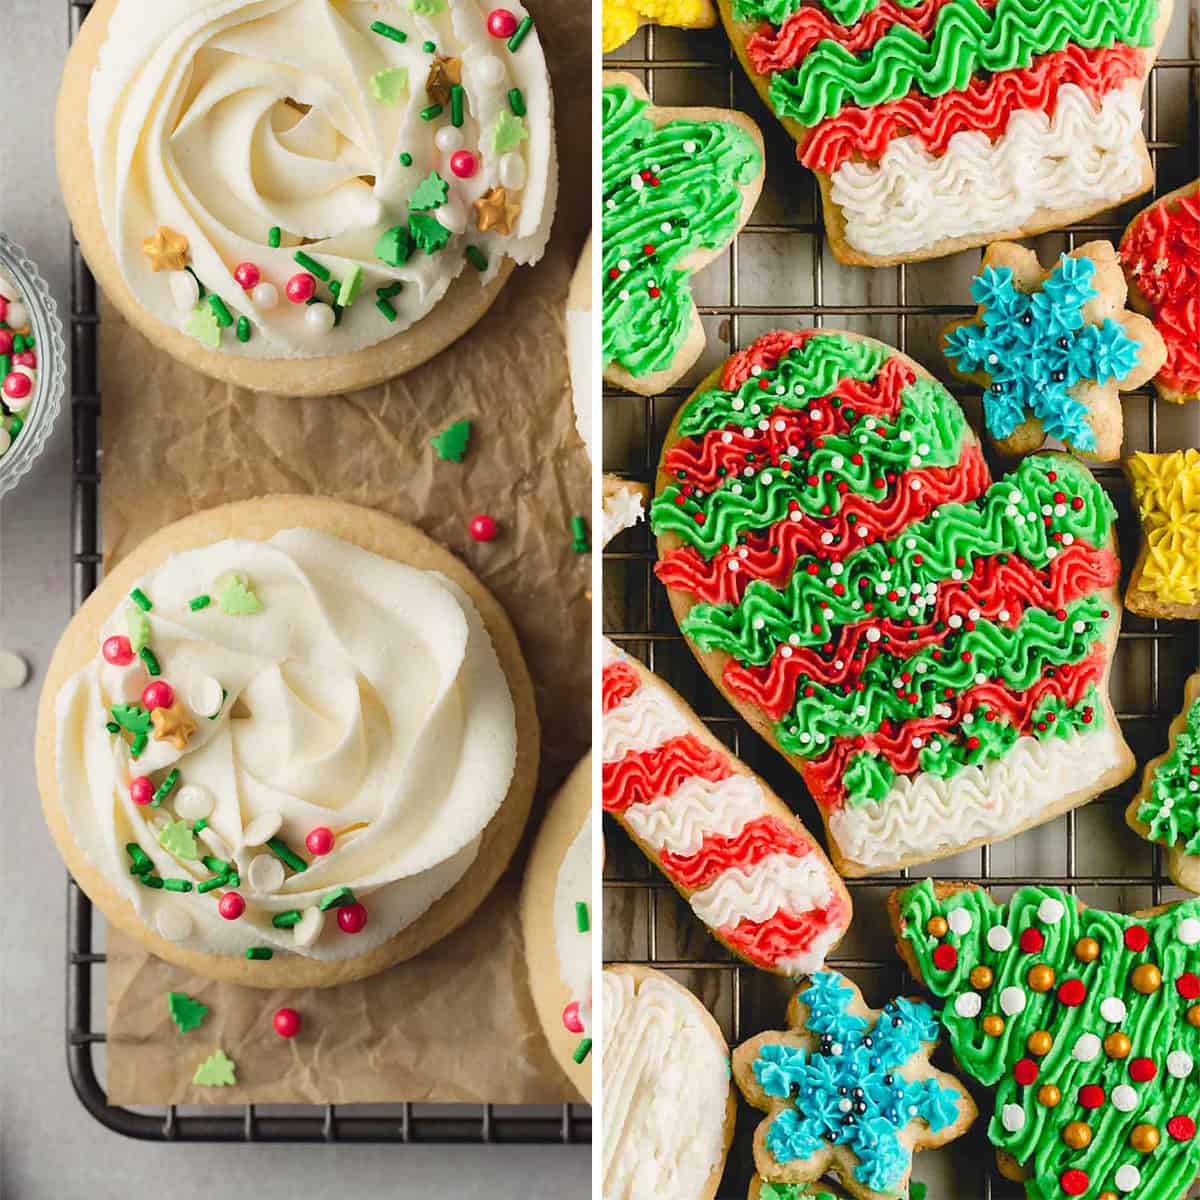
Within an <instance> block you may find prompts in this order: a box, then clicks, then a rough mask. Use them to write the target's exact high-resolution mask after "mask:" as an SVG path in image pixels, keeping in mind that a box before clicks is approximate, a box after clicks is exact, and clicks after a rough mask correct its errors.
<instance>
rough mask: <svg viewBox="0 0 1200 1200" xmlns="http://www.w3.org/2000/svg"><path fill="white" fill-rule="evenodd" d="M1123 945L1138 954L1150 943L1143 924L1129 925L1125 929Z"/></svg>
mask: <svg viewBox="0 0 1200 1200" xmlns="http://www.w3.org/2000/svg"><path fill="white" fill-rule="evenodd" d="M1125 945H1126V946H1128V947H1129V949H1130V950H1132V951H1133V952H1134V953H1135V954H1140V953H1141V952H1142V951H1143V950H1145V948H1146V947H1147V946H1148V945H1150V934H1149V932H1148V931H1147V929H1146V927H1145V925H1130V927H1129V928H1128V929H1127V930H1125Z"/></svg>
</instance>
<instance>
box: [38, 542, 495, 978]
mask: <svg viewBox="0 0 1200 1200" xmlns="http://www.w3.org/2000/svg"><path fill="white" fill-rule="evenodd" d="M56 716H57V741H56V757H57V778H58V781H59V784H58V786H59V800H60V802H61V804H62V806H63V810H64V812H65V814H66V817H67V821H68V824H69V826H70V829H71V831H72V834H73V836H74V837H75V839H76V841H77V842H78V844H79V846H80V848H81V849H82V850H83V852H84V853H85V854H86V856H87V858H88V859H89V861H90V862H91V863H92V865H93V866H95V867H96V868H97V869H98V870H99V871H101V872H102V873H103V875H104V876H105V877H106V878H107V880H108V881H109V882H110V883H111V884H112V885H113V886H114V887H116V888H117V890H118V891H119V892H120V893H121V895H122V896H124V897H125V898H126V899H128V900H129V901H130V902H131V903H132V904H133V906H134V908H135V910H136V911H137V912H138V913H139V915H140V916H141V917H142V919H143V920H144V921H145V922H146V923H147V924H148V925H149V926H151V927H152V928H154V929H156V931H157V932H159V933H160V934H161V935H162V936H164V937H166V938H168V939H169V940H171V941H173V942H176V943H179V944H181V945H183V946H185V947H189V948H192V949H198V950H206V951H209V952H215V953H225V954H237V953H243V952H245V951H247V950H250V949H252V948H260V949H261V948H267V949H272V950H281V951H291V952H294V953H300V954H305V955H308V956H312V957H316V958H327V959H337V958H345V957H351V956H354V955H358V954H361V953H363V952H365V951H367V950H369V949H371V948H372V947H373V946H376V945H379V944H381V943H383V942H384V941H386V940H388V939H389V938H391V937H392V936H394V935H395V934H396V933H398V932H400V931H401V930H402V929H404V928H406V927H408V926H409V925H411V924H412V923H413V922H415V921H416V920H418V919H419V918H420V917H421V916H422V915H423V914H424V913H425V912H426V911H427V910H428V909H429V907H430V906H431V905H432V904H433V903H434V902H435V901H436V900H438V899H439V898H440V897H441V896H443V895H445V894H446V893H447V892H448V891H449V890H450V889H451V888H452V887H454V885H455V884H456V883H458V882H459V880H460V879H462V877H463V876H464V875H465V874H466V872H467V870H468V869H469V868H470V866H471V864H472V863H473V862H474V861H475V859H476V856H477V854H478V852H479V846H480V839H481V837H482V834H483V831H484V829H485V827H486V826H487V824H488V822H489V821H490V820H491V819H492V817H493V816H495V815H496V813H497V811H498V810H499V808H500V806H501V804H502V803H503V801H504V799H505V797H506V795H507V792H508V788H509V784H510V782H511V780H512V778H513V772H514V769H515V764H516V754H517V734H516V717H515V710H514V704H513V699H512V695H511V692H510V690H509V686H508V682H507V679H506V677H505V674H504V671H503V669H502V667H501V665H500V662H499V660H498V658H497V655H496V651H495V649H494V647H493V645H492V642H491V640H490V638H489V636H488V633H487V631H486V629H485V628H484V625H483V622H482V619H481V618H480V616H479V613H478V611H477V610H476V609H475V607H474V605H473V604H472V602H471V600H470V599H469V597H468V596H467V594H466V593H465V592H464V591H463V590H462V589H461V588H460V587H459V586H458V585H457V584H455V583H453V582H451V581H450V580H448V579H447V578H446V577H445V576H443V575H441V574H437V573H435V572H430V571H421V570H417V569H415V568H413V567H409V566H406V565H404V564H402V563H397V562H393V561H391V560H389V559H384V558H381V557H379V556H376V555H373V554H370V553H368V552H367V551H364V550H361V549H358V548H357V547H354V546H352V545H350V544H349V543H347V542H344V541H342V540H341V539H339V538H336V537H333V536H331V535H328V534H323V533H318V532H316V531H314V530H310V529H291V530H284V531H282V532H280V533H277V534H275V536H274V537H272V538H271V539H270V540H268V541H248V540H241V539H229V540H226V541H222V542H217V543H215V544H213V545H209V546H206V547H203V548H201V549H195V550H189V551H186V552H184V553H181V554H177V555H175V556H173V557H171V558H168V559H167V560H166V561H165V562H164V563H162V565H161V566H159V567H157V568H156V569H155V570H154V571H152V572H151V573H149V574H147V575H145V576H143V577H142V578H141V579H140V580H139V581H138V582H137V585H136V586H135V587H134V588H133V589H132V591H131V592H130V598H129V599H128V600H127V601H125V602H123V603H122V604H121V605H120V606H118V609H117V610H116V611H115V612H113V613H112V615H111V616H110V617H109V619H108V620H107V621H106V622H105V624H104V626H103V627H102V630H101V645H100V647H98V652H97V654H96V656H95V657H94V659H92V660H91V661H90V662H89V663H87V664H86V665H85V666H84V667H83V668H82V669H81V670H79V671H77V672H76V673H75V674H74V675H72V676H71V677H70V678H69V679H68V680H67V682H66V684H65V685H64V686H63V688H62V689H61V691H60V692H59V694H58V697H57V705H56ZM314 831H318V833H317V834H315V835H314ZM326 843H328V844H326ZM230 892H235V893H237V895H238V896H240V897H241V899H242V900H243V901H244V911H243V912H239V913H238V914H237V916H236V917H235V918H234V919H230V918H229V917H228V915H227V913H226V911H225V904H224V902H225V898H227V896H228V894H229V893H230ZM350 904H354V905H359V906H361V907H362V908H364V909H365V911H366V913H367V915H368V920H367V923H366V926H365V928H362V927H361V926H360V928H358V929H356V930H354V929H349V928H347V926H346V925H345V924H343V923H342V922H341V921H339V920H336V919H335V918H336V916H337V914H336V912H335V910H337V909H339V908H342V907H345V906H347V905H350ZM235 907H236V904H235ZM327 918H328V919H327ZM354 923H355V922H353V921H351V922H349V924H350V925H351V926H352V925H353V924H354Z"/></svg>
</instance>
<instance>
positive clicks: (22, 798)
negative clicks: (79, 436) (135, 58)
mask: <svg viewBox="0 0 1200 1200" xmlns="http://www.w3.org/2000/svg"><path fill="white" fill-rule="evenodd" d="M0 12H2V14H3V17H4V25H5V29H6V33H5V36H4V37H3V38H0V79H3V80H4V82H5V86H4V94H5V100H4V108H5V114H4V118H3V120H0V229H3V230H4V231H5V232H6V233H8V234H9V235H10V236H11V237H13V238H14V239H15V240H16V241H18V242H20V243H21V244H22V245H23V246H24V247H25V249H26V250H27V251H28V252H29V253H30V255H31V256H32V257H33V258H34V260H35V261H36V262H37V263H38V265H39V266H40V268H41V270H42V273H43V275H45V276H46V278H47V279H48V280H49V282H50V285H51V287H52V289H53V291H54V295H55V298H56V299H57V300H58V304H59V307H60V310H61V311H62V312H63V315H64V317H65V315H66V311H67V304H68V295H69V293H68V280H69V268H68V247H69V234H68V227H67V218H66V213H65V212H64V210H63V208H62V205H61V203H60V201H59V199H58V187H57V183H56V181H55V175H54V156H53V110H54V98H55V92H56V89H57V84H58V76H59V68H60V64H61V63H62V61H63V57H64V55H65V53H66V47H67V27H68V20H67V5H66V0H0ZM70 456H71V422H70V414H69V412H66V411H64V413H63V415H62V417H61V418H60V421H59V425H58V428H57V429H56V431H55V433H54V436H53V438H52V439H51V441H50V444H49V446H48V448H47V450H46V452H45V454H44V455H43V456H42V457H41V458H40V459H39V460H38V462H37V463H36V464H35V466H34V469H33V471H32V473H31V474H30V476H29V477H27V478H26V479H25V480H24V481H23V482H22V483H21V485H20V486H19V487H18V488H17V489H16V491H15V492H13V493H11V494H10V495H9V496H7V497H5V499H4V500H3V501H2V502H0V645H3V646H5V647H8V648H10V649H13V650H16V651H18V652H19V653H21V654H22V655H24V656H25V657H26V658H27V659H28V660H29V663H30V665H31V667H32V672H31V676H30V681H29V683H28V684H26V686H25V687H24V688H23V689H21V690H20V691H18V692H0V729H2V730H3V731H4V733H3V736H0V813H2V814H3V817H2V819H3V834H2V835H0V895H2V896H3V900H2V901H0V1198H2V1200H76V1198H77V1197H83V1196H86V1197H88V1200H116V1198H117V1197H121V1198H124V1197H127V1196H134V1195H140V1194H145V1193H146V1192H147V1188H148V1186H150V1185H155V1184H158V1185H160V1186H162V1185H166V1186H167V1187H169V1189H170V1193H171V1194H172V1195H174V1196H179V1197H186V1198H187V1200H191V1198H192V1197H198V1196H200V1195H208V1194H210V1192H211V1190H212V1189H213V1188H214V1187H217V1188H219V1190H220V1194H221V1195H223V1196H238V1195H242V1194H247V1195H250V1194H252V1195H253V1196H254V1197H255V1200H292V1197H294V1196H295V1195H296V1193H297V1190H298V1189H299V1188H300V1187H303V1189H304V1193H305V1194H309V1195H316V1196H327V1195H333V1194H335V1189H340V1190H341V1191H342V1193H343V1194H345V1195H346V1196H348V1197H353V1198H354V1200H362V1198H368V1197H375V1196H388V1197H390V1198H394V1200H405V1198H406V1197H418V1196H426V1195H430V1196H438V1195H450V1196H454V1197H456V1200H471V1198H474V1197H480V1198H482V1197H485V1196H486V1197H488V1198H489V1200H504V1198H506V1197H510V1196H511V1197H518V1196H519V1197H521V1198H522V1200H539V1198H540V1197H546V1198H549V1197H551V1196H553V1197H556V1198H567V1200H575V1198H577V1197H584V1196H586V1195H588V1189H589V1180H590V1155H589V1152H588V1149H587V1148H586V1147H570V1148H565V1147H564V1148H559V1147H549V1148H543V1147H530V1148H495V1147H432V1146H430V1147H425V1146H421V1147H385V1146H351V1147H332V1146H329V1147H327V1146H262V1145H258V1146H219V1147H218V1146H208V1145H158V1144H149V1143H142V1142H134V1141H129V1140H126V1139H124V1138H122V1137H120V1136H118V1135H117V1134H114V1133H111V1132H109V1131H108V1130H106V1129H104V1128H103V1127H101V1126H100V1125H99V1124H97V1123H96V1121H94V1120H93V1119H92V1117H91V1116H89V1115H88V1114H87V1113H86V1112H85V1111H84V1109H83V1108H82V1106H81V1105H80V1104H79V1102H78V1101H77V1100H76V1098H75V1095H74V1092H73V1091H72V1088H71V1083H70V1080H69V1079H68V1077H67V1066H66V1053H65V1047H64V1040H63V1026H64V1016H63V1014H64V1007H65V1001H64V976H65V970H64V965H63V941H64V930H63V927H64V922H65V911H66V882H65V874H64V871H63V868H62V864H61V861H60V859H59V857H58V854H57V852H56V851H55V849H54V846H53V845H52V843H51V841H50V836H49V834H48V833H47V832H46V830H45V828H44V826H43V824H42V817H41V811H40V806H39V804H38V799H37V790H36V785H35V781H34V767H33V729H34V716H35V712H36V707H37V696H38V687H39V683H40V680H41V677H42V673H43V672H44V670H45V667H46V664H47V662H48V660H49V658H50V654H51V651H52V650H53V648H54V644H55V642H56V641H57V639H58V636H59V634H60V633H61V632H62V629H63V626H64V625H65V624H66V622H67V620H68V618H69V616H70V611H71V595H70V571H69V555H70V544H71V542H70V539H71V534H70V510H71V470H70V468H71V457H70ZM189 1181H191V1182H189ZM243 1188H245V1189H246V1192H245V1193H243V1192H242V1189H243Z"/></svg>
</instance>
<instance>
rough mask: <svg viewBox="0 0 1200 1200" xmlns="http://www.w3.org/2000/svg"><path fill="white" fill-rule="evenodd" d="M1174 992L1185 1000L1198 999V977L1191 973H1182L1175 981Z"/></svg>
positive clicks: (1199, 985)
mask: <svg viewBox="0 0 1200 1200" xmlns="http://www.w3.org/2000/svg"><path fill="white" fill-rule="evenodd" d="M1175 990H1176V991H1177V992H1178V993H1179V994H1180V995H1181V996H1182V997H1183V998H1184V999H1185V1000H1196V999H1200V975H1196V974H1195V973H1194V972H1192V971H1184V973H1183V974H1182V975H1180V977H1179V978H1178V979H1177V980H1175Z"/></svg>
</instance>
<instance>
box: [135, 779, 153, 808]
mask: <svg viewBox="0 0 1200 1200" xmlns="http://www.w3.org/2000/svg"><path fill="white" fill-rule="evenodd" d="M129 798H130V800H132V801H133V802H134V804H136V805H137V806H138V807H139V808H145V807H146V805H147V804H149V803H150V801H151V800H153V799H154V784H152V783H151V782H150V778H149V776H147V775H139V776H137V778H136V779H131V780H130V781H129Z"/></svg>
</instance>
